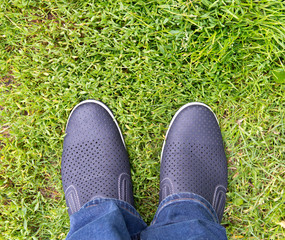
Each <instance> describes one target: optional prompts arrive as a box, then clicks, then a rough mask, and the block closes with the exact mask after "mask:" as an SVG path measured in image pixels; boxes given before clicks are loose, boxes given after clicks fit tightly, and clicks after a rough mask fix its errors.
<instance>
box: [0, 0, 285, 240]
mask: <svg viewBox="0 0 285 240" xmlns="http://www.w3.org/2000/svg"><path fill="white" fill-rule="evenodd" d="M284 57H285V2H284V1H281V0H217V1H212V0H211V1H210V0H192V1H188V0H187V1H186V0H184V1H182V0H177V1H174V0H169V1H166V0H153V1H146V0H138V1H129V0H125V1H116V0H112V1H99V0H97V1H95V0H94V1H91V0H84V1H83V0H76V1H75V0H72V1H67V0H49V1H43V0H42V1H40V0H39V1H36V0H34V1H28V0H15V1H8V0H0V93H1V95H0V109H1V112H0V114H1V115H0V126H1V129H0V150H1V153H0V164H1V165H0V196H1V197H0V239H64V238H65V236H66V234H67V232H68V229H69V218H68V214H67V210H66V205H65V200H64V195H63V190H62V186H61V176H60V161H61V152H62V142H63V137H64V130H65V124H66V121H67V118H68V115H69V113H70V111H71V109H72V108H73V107H74V106H75V105H76V104H77V103H78V102H79V101H82V100H85V99H90V98H93V99H98V100H101V101H103V102H104V103H106V104H107V105H108V106H109V107H110V108H111V110H112V111H113V112H114V115H115V116H116V118H117V120H118V122H119V125H120V126H121V129H122V131H123V134H124V136H125V141H126V144H127V147H128V152H129V155H130V161H131V165H132V178H133V185H134V194H135V203H136V207H137V209H138V211H139V212H140V213H141V214H142V216H143V217H144V219H145V221H147V222H148V223H149V222H150V221H151V219H152V217H153V216H154V213H155V210H156V207H157V205H158V192H159V167H160V151H161V147H162V143H163V139H164V135H165V133H166V129H167V127H168V124H169V122H170V120H171V118H172V116H173V115H174V113H175V112H176V110H178V108H179V107H181V106H182V105H183V104H186V103H188V102H191V101H200V102H204V103H206V104H208V105H209V106H210V107H212V109H213V110H214V111H215V113H216V114H217V117H218V119H219V121H220V126H221V128H222V134H223V137H224V142H225V147H226V152H227V158H228V167H229V187H228V194H227V196H228V198H227V204H226V210H225V214H224V219H223V222H222V224H223V225H224V226H225V227H226V229H227V234H228V238H229V239H285V206H284V205H285V204H284V203H285V180H284V179H285V157H284V155H285V152H284V149H285V128H284V109H285V76H284V75H285V67H284V64H285V62H284Z"/></svg>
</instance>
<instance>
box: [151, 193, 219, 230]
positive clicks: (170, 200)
mask: <svg viewBox="0 0 285 240" xmlns="http://www.w3.org/2000/svg"><path fill="white" fill-rule="evenodd" d="M193 201H194V202H196V203H199V204H200V205H201V206H203V208H204V209H206V210H207V212H208V213H210V215H211V216H212V219H213V222H215V223H219V220H218V216H217V214H216V211H215V210H214V208H213V207H212V205H211V204H210V203H209V202H208V201H207V200H206V199H205V198H203V197H202V196H200V195H198V194H195V193H191V192H180V193H175V194H172V195H169V196H167V197H166V198H165V199H164V200H162V201H161V203H160V204H159V206H158V208H157V211H156V213H155V216H154V218H153V220H152V222H151V225H153V224H155V223H156V220H157V218H158V216H159V214H160V212H161V211H162V210H163V209H164V208H165V207H167V206H169V205H171V204H175V203H178V202H193Z"/></svg>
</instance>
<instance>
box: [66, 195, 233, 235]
mask: <svg viewBox="0 0 285 240" xmlns="http://www.w3.org/2000/svg"><path fill="white" fill-rule="evenodd" d="M66 239H67V240H74V239H76V240H80V239H100V240H104V239H106V240H113V239H114V240H115V239H116V240H117V239H122V240H126V239H142V240H168V239H175V240H183V239H187V240H189V239H211V240H212V239H219V240H223V239H227V235H226V230H225V228H224V227H222V226H221V225H220V224H219V222H218V218H217V215H216V213H215V211H214V209H213V208H212V206H211V204H210V203H209V202H208V201H207V200H206V199H204V198H203V197H201V196H199V195H197V194H194V193H179V194H173V195H170V196H168V197H167V198H165V199H164V200H163V201H162V202H161V203H160V204H159V207H158V210H157V212H156V214H155V216H154V219H153V221H152V223H151V225H150V226H149V227H147V225H146V223H145V222H144V221H143V220H142V218H141V217H140V215H139V213H138V212H137V211H136V210H135V208H134V207H132V206H131V205H130V204H128V203H127V202H123V201H120V200H117V199H111V198H97V199H94V200H92V201H90V202H88V203H86V204H85V205H84V206H83V207H82V208H81V209H80V210H79V211H78V212H77V213H74V214H73V215H71V217H70V232H69V233H68V235H67V238H66Z"/></svg>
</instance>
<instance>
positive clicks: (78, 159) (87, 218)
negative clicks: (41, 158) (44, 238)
mask: <svg viewBox="0 0 285 240" xmlns="http://www.w3.org/2000/svg"><path fill="white" fill-rule="evenodd" d="M61 173H62V182H63V189H64V193H65V198H66V204H67V206H68V213H69V215H70V232H69V234H68V236H67V239H136V238H137V237H138V236H139V233H140V232H141V230H142V229H144V228H145V227H146V224H145V223H144V222H143V220H142V219H141V217H140V216H139V214H138V213H137V212H136V210H135V209H134V207H133V194H132V183H131V177H130V165H129V159H128V154H127V150H126V148H125V143H124V140H123V137H122V134H121V131H120V129H119V127H118V124H117V122H116V120H115V119H114V117H113V115H112V113H111V111H110V110H109V109H108V108H107V106H105V105H104V104H103V103H101V102H99V101H95V100H87V101H84V102H81V103H80V104H78V105H77V106H76V107H75V108H74V109H73V111H72V112H71V114H70V116H69V119H68V123H67V127H66V136H65V139H64V144H63V154H62V170H61Z"/></svg>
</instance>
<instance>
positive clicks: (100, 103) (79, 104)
mask: <svg viewBox="0 0 285 240" xmlns="http://www.w3.org/2000/svg"><path fill="white" fill-rule="evenodd" d="M85 103H95V104H98V105H100V106H101V107H103V108H104V109H105V110H106V111H107V112H108V113H109V114H110V115H111V117H112V119H113V121H114V122H115V124H116V126H117V128H118V130H119V133H120V136H121V139H122V141H123V144H124V147H125V148H126V144H125V141H124V137H123V134H122V132H121V129H120V127H119V125H118V122H117V121H116V119H115V117H114V115H113V113H112V112H111V110H110V109H109V108H108V107H107V106H106V105H105V104H104V103H102V102H100V101H98V100H92V99H89V100H85V101H82V102H80V103H78V104H77V105H76V106H75V107H74V108H73V109H72V111H71V113H70V114H69V117H68V120H67V124H66V128H67V126H68V123H69V120H70V117H71V115H72V113H73V112H74V111H75V109H76V108H78V107H79V106H81V105H83V104H85ZM66 128H65V129H66Z"/></svg>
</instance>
